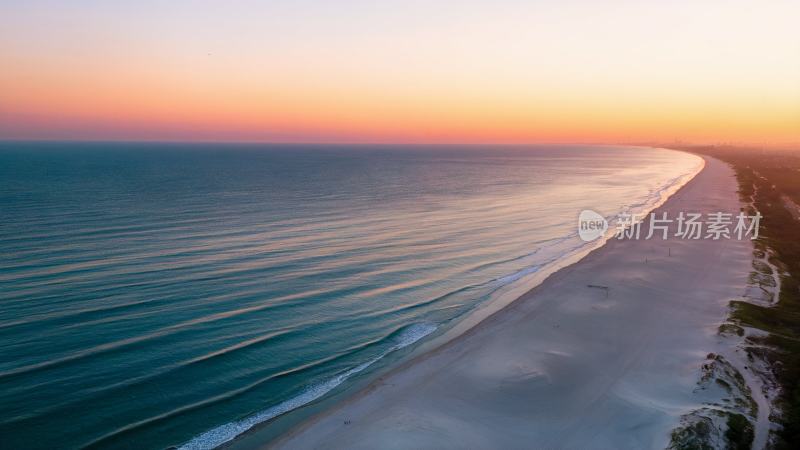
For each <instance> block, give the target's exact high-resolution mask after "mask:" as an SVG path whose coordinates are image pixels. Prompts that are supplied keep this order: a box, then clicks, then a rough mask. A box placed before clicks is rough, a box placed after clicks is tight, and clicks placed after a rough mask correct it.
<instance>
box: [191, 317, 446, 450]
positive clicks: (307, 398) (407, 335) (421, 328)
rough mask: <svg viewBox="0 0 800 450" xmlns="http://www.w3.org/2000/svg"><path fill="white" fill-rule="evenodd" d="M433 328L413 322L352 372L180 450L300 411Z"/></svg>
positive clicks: (201, 448) (216, 442) (198, 448)
mask: <svg viewBox="0 0 800 450" xmlns="http://www.w3.org/2000/svg"><path fill="white" fill-rule="evenodd" d="M436 328H437V326H436V325H435V324H432V323H416V324H413V325H410V326H408V327H407V328H405V329H404V330H403V331H401V332H400V333H399V334H398V335H397V338H396V339H395V343H394V345H392V346H391V347H389V348H388V349H387V350H386V351H385V352H383V353H381V354H380V355H378V356H376V357H374V358H372V359H370V360H369V361H366V362H364V363H361V364H359V365H358V366H355V367H353V368H352V369H349V370H347V371H345V372H342V373H340V374H338V375H336V376H334V377H332V378H329V379H328V380H326V381H323V382H322V383H319V384H316V385H313V386H310V387H308V388H307V389H306V390H305V391H303V392H302V393H300V394H299V395H297V396H295V397H292V398H290V399H289V400H286V401H285V402H282V403H279V404H277V405H275V406H273V407H271V408H268V409H265V410H264V411H261V412H259V413H257V414H254V415H252V416H250V417H247V418H244V419H242V420H237V421H235V422H230V423H227V424H225V425H220V426H218V427H216V428H212V429H211V430H208V431H206V432H205V433H202V434H200V435H198V436H195V437H194V438H192V440H190V441H189V442H187V443H185V444H183V445H181V446H180V447H179V449H180V450H205V449H213V448H216V447H219V446H220V445H222V444H224V443H226V442H229V441H231V440H233V439H234V438H235V437H237V436H239V435H240V434H242V433H244V432H246V431H247V430H249V429H251V428H253V427H254V426H256V425H258V424H259V423H262V422H266V421H267V420H270V419H273V418H275V417H277V416H279V415H281V414H285V413H287V412H289V411H291V410H293V409H296V408H299V407H301V406H303V405H306V404H308V403H311V402H313V401H314V400H317V399H319V398H321V397H322V396H323V395H325V394H327V393H328V392H330V391H332V390H333V389H334V388H336V387H337V386H339V385H340V384H342V383H343V382H344V381H345V380H347V379H348V378H350V377H351V376H353V375H355V374H357V373H359V372H362V371H364V369H366V368H367V367H369V366H371V365H373V364H375V363H376V362H378V361H379V360H380V359H382V358H383V357H385V356H386V355H388V354H389V353H392V352H394V351H396V350H400V349H401V348H403V347H408V346H409V345H411V344H413V343H415V342H417V341H419V340H420V339H422V338H424V337H425V336H427V335H429V334H431V333H433V332H434V331H436Z"/></svg>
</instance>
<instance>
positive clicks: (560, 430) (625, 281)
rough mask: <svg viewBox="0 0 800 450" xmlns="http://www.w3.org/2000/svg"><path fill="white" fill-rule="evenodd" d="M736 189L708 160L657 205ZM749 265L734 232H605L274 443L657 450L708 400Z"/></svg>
mask: <svg viewBox="0 0 800 450" xmlns="http://www.w3.org/2000/svg"><path fill="white" fill-rule="evenodd" d="M736 189H737V184H736V180H735V178H734V174H733V171H732V170H731V169H730V168H729V167H728V166H726V165H724V164H723V163H721V162H719V161H717V160H713V159H709V160H707V164H706V167H705V169H704V170H703V171H702V172H701V173H700V174H699V175H697V177H695V178H694V179H693V180H692V181H691V182H690V183H689V184H687V185H686V186H685V187H684V188H682V189H681V190H680V191H679V192H678V193H676V194H675V195H674V196H673V197H672V198H670V199H669V200H668V201H667V203H665V204H664V206H662V207H661V208H659V210H658V211H668V212H669V217H673V218H674V217H676V216H677V214H678V212H679V211H686V212H703V213H709V212H717V211H723V212H738V211H739V207H740V202H739V199H738V196H737V193H736ZM670 255H671V256H670ZM751 260H752V245H751V242H750V241H747V240H745V241H738V240H735V239H733V240H719V241H713V240H701V241H697V240H680V239H678V238H670V239H668V240H666V241H662V240H661V239H651V240H643V239H642V240H623V241H616V240H612V241H611V242H609V243H608V244H607V245H606V246H604V247H603V248H601V249H599V250H597V251H595V252H593V253H592V254H590V255H589V256H587V257H586V258H585V259H583V260H582V261H581V262H579V263H578V264H575V265H573V266H571V267H568V268H566V269H562V270H561V271H559V272H557V273H556V274H554V275H553V276H551V277H550V278H548V279H547V280H545V282H544V283H543V284H541V285H540V286H539V287H537V288H536V289H534V290H532V291H531V292H529V293H528V294H526V295H524V296H522V297H521V298H520V299H518V300H517V301H515V302H514V303H512V304H511V305H510V306H508V307H506V308H504V309H502V310H501V311H499V312H498V313H496V314H494V315H493V316H491V317H490V318H488V319H486V320H484V321H483V322H481V323H480V324H479V325H478V326H476V327H475V328H473V329H472V330H470V331H469V332H467V333H466V334H464V335H463V336H460V337H458V338H456V339H455V340H453V341H452V342H450V343H448V344H446V345H444V346H442V347H440V348H439V349H436V350H434V351H432V352H430V353H428V354H426V355H423V356H422V357H420V358H417V359H416V360H414V361H412V362H411V363H409V364H406V365H404V366H402V367H400V368H399V369H398V370H396V371H393V372H391V373H390V374H388V375H386V376H384V377H382V378H381V379H379V380H377V381H376V382H375V383H373V384H372V385H371V386H370V387H369V388H367V389H366V390H364V391H362V392H361V393H358V394H356V395H354V396H353V397H351V398H350V399H348V400H346V401H344V402H342V403H340V404H338V405H336V406H335V407H333V408H332V409H330V410H328V411H325V412H324V413H322V414H320V415H319V416H317V417H314V418H312V419H311V420H310V421H308V422H306V423H304V424H302V425H301V426H300V427H298V428H297V429H295V430H292V431H291V432H290V433H288V434H287V435H286V436H284V437H283V438H282V439H280V440H279V441H278V442H276V443H274V445H275V446H277V447H282V448H292V449H298V448H301V449H304V448H326V449H328V448H348V449H357V448H363V449H375V448H493V449H494V448H584V449H585V448H602V449H611V448H613V449H625V448H637V449H638V448H664V447H665V446H666V445H668V442H669V433H670V431H671V430H672V429H673V428H674V427H675V426H676V425H677V424H678V421H679V418H680V416H681V415H683V414H685V413H688V412H690V411H692V410H694V409H697V408H699V407H701V406H702V403H703V401H707V400H708V399H704V398H701V397H702V395H699V394H698V393H697V392H695V391H696V390H697V382H698V378H699V376H700V370H699V369H700V366H701V365H702V363H703V361H704V359H705V357H706V354H707V353H709V352H711V351H715V349H717V348H718V347H719V346H720V342H721V341H720V337H719V336H718V335H717V326H718V325H719V324H720V322H722V321H723V320H724V319H725V317H726V315H727V304H728V301H729V300H730V299H732V298H735V297H738V296H740V295H741V294H742V292H743V290H744V287H745V285H746V283H747V277H748V274H749V272H750V268H751ZM590 284H591V285H604V286H608V287H609V288H610V289H609V292H608V296H606V292H605V291H604V290H602V289H596V288H590V287H587V285H590Z"/></svg>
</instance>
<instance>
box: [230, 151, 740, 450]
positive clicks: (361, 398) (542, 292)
mask: <svg viewBox="0 0 800 450" xmlns="http://www.w3.org/2000/svg"><path fill="white" fill-rule="evenodd" d="M704 159H705V158H704ZM712 161H714V163H713V164H714V166H715V170H714V172H719V171H720V170H723V171H724V169H727V167H725V168H721V166H722V163H721V162H719V161H716V160H712ZM707 167H708V159H706V167H705V168H704V169H703V170H701V171H700V172H699V173H697V174H696V175H695V176H694V177H693V178H691V179H690V180H689V181H688V182H686V183H684V184H683V185H682V186H681V187H680V188H679V189H678V190H677V191H676V192H674V193H672V195H671V196H669V197H668V198H667V199H665V200H666V201H665V202H662V204H661V205H660V206H656V208H655V210H659V209H660V208H668V207H669V204H670V203H676V202H678V200H675V198H676V197H686V195H681V194H685V191H686V190H690V189H691V187H692V186H696V185H697V184H698V178H700V177H701V176H703V174H706V172H707V170H705V169H707ZM727 170H728V171H729V172H730V169H727ZM718 175H719V174H717V176H718ZM727 175H728V179H727V182H728V184H727V186H726V188H727V194H728V195H727V200H728V201H730V200H731V197H733V199H734V200H735V204H734V205H733V206H738V197H736V195H735V192H736V191H735V180H733V178H732V172H731V173H728V174H727ZM704 178H708V176H705V177H704ZM731 187H733V188H734V189H732V190H731ZM695 197H696V195H695ZM736 210H737V211H738V208H737V209H736ZM612 241H613V242H606V243H604V245H602V246H599V248H595V249H593V250H591V251H590V252H589V253H588V255H586V256H584V257H583V258H581V259H580V260H579V261H578V262H577V263H573V264H571V265H568V266H567V267H562V268H560V269H559V270H556V271H555V272H554V273H551V274H549V276H548V277H547V278H546V279H545V280H544V281H543V282H542V283H539V284H538V285H537V286H535V287H534V288H533V289H531V290H530V291H528V292H527V293H525V294H524V295H522V296H520V297H519V298H518V299H515V300H513V301H511V302H510V304H508V305H504V306H502V307H501V308H499V309H498V310H496V311H493V312H492V313H491V314H490V315H489V317H487V318H486V319H485V320H481V321H479V323H478V324H477V325H475V326H473V327H471V328H469V329H468V330H466V331H465V332H463V334H460V335H459V336H458V338H457V339H452V340H449V341H447V342H446V343H444V344H441V345H440V346H438V347H436V348H434V349H432V350H430V349H429V350H427V351H422V352H420V354H418V355H417V356H415V357H413V358H410V359H409V360H407V361H405V362H403V363H401V364H399V365H398V366H397V367H395V368H393V369H391V370H389V371H388V372H387V373H385V374H383V375H381V376H379V377H378V378H377V379H375V380H373V381H372V382H371V383H370V384H369V385H368V386H367V387H366V388H360V389H359V390H358V391H356V392H354V393H352V394H351V395H349V396H347V397H346V398H344V399H338V401H336V402H335V404H333V405H331V406H330V407H329V408H327V409H324V410H323V411H321V412H317V413H316V414H314V415H312V416H311V417H309V418H306V420H304V421H302V422H300V423H299V425H295V426H293V427H291V428H290V429H289V430H288V432H286V433H284V434H282V435H281V436H279V437H277V438H276V439H275V440H273V441H271V442H268V443H266V445H269V446H281V445H289V444H291V445H290V446H295V445H299V446H300V447H314V445H313V444H312V443H311V441H309V440H305V441H304V440H302V439H299V438H300V437H302V436H305V437H307V436H309V435H314V434H316V435H317V436H320V437H321V436H322V435H325V436H327V437H326V438H325V439H326V442H327V443H328V444H329V445H333V446H334V447H335V446H337V444H336V443H334V444H331V442H339V444H344V445H345V446H350V445H352V442H348V443H347V444H345V443H344V442H341V441H329V440H327V439H328V438H331V437H333V436H336V435H337V433H335V432H334V431H335V428H336V427H331V423H332V421H335V420H334V419H332V418H333V417H335V416H337V415H341V414H342V411H343V410H344V411H346V412H347V413H348V414H349V413H350V412H352V411H348V410H354V409H358V404H361V403H370V402H372V403H375V402H376V401H377V402H378V403H381V404H383V405H384V407H387V408H391V406H392V402H391V401H388V402H387V401H383V402H381V401H380V400H373V398H377V397H381V395H382V391H386V390H387V388H386V387H385V386H386V385H387V383H390V384H391V382H390V380H393V379H395V378H404V373H405V372H414V371H415V367H419V366H421V365H431V364H432V363H430V361H431V360H437V359H441V358H442V356H441V355H442V354H449V353H453V352H454V351H453V350H452V349H453V348H454V347H456V348H457V347H465V346H468V345H470V344H469V343H465V341H470V340H471V339H475V338H474V336H475V335H479V334H481V333H484V334H485V331H484V330H486V329H489V328H491V327H492V326H493V325H497V322H503V321H504V317H505V316H509V315H511V314H512V312H513V311H514V310H516V309H520V308H523V307H522V306H520V305H523V304H530V303H537V301H536V298H537V297H542V296H546V295H547V292H546V291H548V290H551V289H552V288H551V286H552V285H558V284H559V283H560V282H563V280H564V279H565V278H570V277H574V275H572V274H573V273H574V272H576V271H578V272H581V267H585V266H588V265H589V264H590V263H591V262H592V260H597V259H603V258H604V257H605V256H604V255H607V254H609V253H613V252H614V249H615V248H618V247H619V246H620V245H625V244H630V243H636V242H638V241H617V240H612ZM647 242H653V241H641V242H639V243H640V244H645V245H646V243H647ZM665 242H671V241H669V240H667V241H665ZM676 243H678V241H676ZM743 245H744V244H743ZM748 245H749V244H748ZM740 247H741V245H740ZM653 262H654V263H655V261H653ZM749 263H750V260H749V258H745V260H744V265H746V266H748V267H749ZM741 268H742V267H741V266H740V269H741ZM740 272H741V270H740ZM743 273H744V278H746V276H747V274H748V273H749V272H747V271H744V272H743ZM584 294H586V293H584ZM591 294H596V293H591ZM531 299H534V300H531ZM725 300H729V298H726V299H725ZM717 303H720V302H717ZM722 304H727V301H724V302H722ZM722 304H718V305H716V306H717V313H718V314H717V320H716V322H715V323H713V325H714V326H717V325H719V324H720V323H722V322H723V321H724V320H725V316H726V314H725V311H724V309H725V308H724V307H722ZM497 316H504V317H500V318H498V317H497ZM556 328H557V329H558V327H556ZM434 341H436V339H434ZM420 347H421V348H426V347H428V346H424V345H423V346H420ZM699 362H700V363H701V362H702V361H701V360H700V361H699ZM699 365H700V364H698V366H699ZM416 372H419V370H416ZM523 372H525V371H524V370H523ZM533 372H537V373H538V372H541V371H538V370H533ZM533 372H531V373H533ZM528 375H529V376H530V377H532V378H533V379H539V382H541V381H542V380H541V378H542V376H543V375H542V374H541V373H540V374H539V375H531V374H528ZM405 378H409V377H405ZM410 378H413V376H411V377H410ZM523 378H526V377H523ZM695 383H696V380H693V381H692V382H691V384H692V385H694V384H695ZM412 384H413V383H412ZM690 390H691V389H690ZM387 396H390V395H389V394H386V395H383V397H387ZM428 406H430V405H428ZM423 409H425V408H423ZM430 409H431V408H427V409H426V411H429V410H430ZM433 409H436V408H433ZM394 418H395V419H397V417H396V416H395V417H394ZM355 420H356V419H348V420H344V421H343V422H342V423H344V422H347V423H348V425H349V424H352V423H355ZM678 421H679V417H678V416H675V417H673V418H672V420H671V422H672V425H677V422H678ZM421 425H422V424H420V426H421ZM387 426H388V424H387ZM319 428H322V431H319V430H317V431H315V429H319ZM355 428H357V427H349V430H348V433H347V434H348V435H352V434H353V433H352V431H351V430H353V429H355ZM445 428H446V427H445ZM387 429H388V431H384V432H383V433H378V434H381V435H386V434H387V432H391V431H392V430H393V429H395V427H394V426H388V428H387ZM252 433H254V434H255V433H257V430H252ZM249 434H251V433H250V432H248V433H245V434H244V435H243V436H242V437H246V436H247V435H249ZM367 434H370V433H369V432H368V433H367ZM445 434H446V433H445ZM663 437H664V436H662V438H663ZM298 439H299V441H298ZM312 441H313V439H312ZM361 442H365V441H361ZM449 442H450V443H451V444H455V441H449ZM238 443H239V439H237V440H235V441H233V442H231V443H229V444H228V445H229V446H232V447H237V444H238ZM251 444H252V442H251ZM305 444H311V445H305ZM409 444H411V443H409ZM262 445H263V443H262ZM456 445H457V444H456Z"/></svg>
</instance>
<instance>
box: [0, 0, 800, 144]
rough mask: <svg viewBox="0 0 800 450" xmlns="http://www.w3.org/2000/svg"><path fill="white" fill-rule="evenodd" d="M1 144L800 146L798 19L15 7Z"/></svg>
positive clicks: (455, 6) (177, 4) (658, 9)
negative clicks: (50, 141) (678, 143)
mask: <svg viewBox="0 0 800 450" xmlns="http://www.w3.org/2000/svg"><path fill="white" fill-rule="evenodd" d="M0 17H2V18H3V19H2V22H3V26H2V27H0V59H1V60H2V61H4V64H3V65H4V70H3V71H0V139H65V140H189V141H204V140H212V141H213V140H219V141H273V142H385V143H421V142H426V143H464V142H470V143H536V142H547V143H552V142H569V143H612V142H655V141H662V142H664V141H673V140H676V139H679V140H683V141H691V142H699V143H714V142H720V141H727V142H739V143H759V144H786V143H796V142H800V58H798V55H800V28H798V27H797V26H796V19H797V17H800V4H798V3H797V2H790V1H777V2H770V3H769V4H762V3H758V2H755V1H751V0H746V1H734V2H728V1H717V0H713V1H703V2H688V1H677V2H669V3H659V2H634V1H623V0H620V1H613V2H602V3H599V2H591V1H586V0H570V1H566V2H556V1H550V0H547V1H537V2H532V3H525V2H519V1H516V0H503V1H500V2H494V3H493V4H491V5H489V4H486V3H485V2H478V1H468V2H455V1H446V2H440V3H438V4H436V5H430V4H427V3H426V2H422V1H404V2H400V1H389V2H381V3H380V4H373V3H370V2H366V1H355V0H348V1H343V2H336V4H334V3H333V2H321V1H313V0H306V1H299V2H288V1H274V2H255V1H231V2H214V1H188V0H180V1H173V2H162V1H155V0H143V1H140V2H125V3H115V4H111V3H108V2H100V1H96V0H86V1H76V2H70V3H62V2H57V1H47V0H38V1H37V0H34V1H20V0H11V1H6V2H3V4H2V5H0Z"/></svg>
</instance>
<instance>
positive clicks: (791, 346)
mask: <svg viewBox="0 0 800 450" xmlns="http://www.w3.org/2000/svg"><path fill="white" fill-rule="evenodd" d="M689 150H693V151H696V152H698V153H703V154H707V155H710V156H713V157H715V158H718V159H721V160H723V161H725V162H727V163H729V164H731V165H732V166H733V168H734V169H735V171H736V176H737V179H738V182H739V193H740V195H741V196H742V198H743V200H745V201H746V202H748V203H752V205H753V207H754V208H755V209H757V210H758V211H759V212H760V213H761V214H762V216H763V218H762V219H761V220H762V221H761V227H760V235H759V239H758V241H757V242H756V248H757V250H756V255H755V256H756V257H759V256H760V257H763V256H769V261H770V263H772V264H773V265H775V266H776V267H778V268H779V269H780V271H781V272H782V273H780V274H779V276H780V277H781V278H780V279H781V289H780V292H779V293H778V298H777V301H776V302H774V303H773V304H772V305H763V306H762V305H758V304H753V303H749V302H744V301H735V302H732V306H733V312H732V317H731V318H732V319H733V322H734V323H737V324H740V325H742V326H746V327H752V328H756V329H759V330H763V331H766V332H768V334H767V335H766V336H764V337H753V336H751V337H748V343H749V344H750V345H751V346H752V347H751V348H750V349H748V350H749V351H751V352H752V353H753V354H755V355H758V356H760V357H762V358H764V359H765V360H766V361H767V362H768V363H769V365H770V368H771V370H772V372H773V374H774V375H775V378H776V380H777V381H778V383H779V384H780V386H781V392H780V397H779V401H778V406H779V407H780V410H781V414H780V417H779V418H777V420H778V422H779V423H780V424H781V425H782V429H781V430H779V431H778V432H777V433H776V434H775V435H774V444H775V447H776V448H778V449H789V448H795V447H794V445H796V444H797V443H798V442H800V222H798V221H797V220H796V219H795V218H794V217H793V216H792V214H791V213H790V211H788V210H787V209H786V206H785V202H784V196H786V197H788V198H790V199H791V200H792V201H794V202H795V203H800V152H792V151H786V150H763V149H747V148H736V147H693V148H689ZM756 269H757V271H758V272H760V273H764V271H765V269H764V268H763V267H760V266H759V267H756ZM748 427H750V424H749V422H747V419H746V418H745V417H744V416H741V417H735V416H730V417H729V419H728V431H727V433H726V439H727V440H728V442H729V443H732V444H733V443H737V442H739V443H743V442H749V441H746V439H747V437H748V433H752V428H749V431H748ZM750 439H751V440H752V437H751V438H750ZM734 445H735V444H734ZM737 448H739V447H737ZM745 448H746V447H745Z"/></svg>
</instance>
